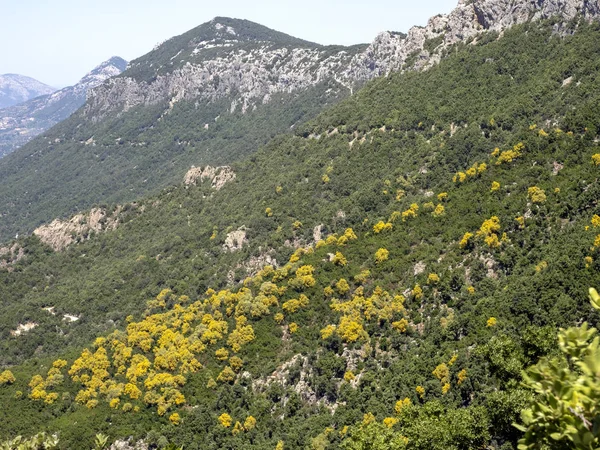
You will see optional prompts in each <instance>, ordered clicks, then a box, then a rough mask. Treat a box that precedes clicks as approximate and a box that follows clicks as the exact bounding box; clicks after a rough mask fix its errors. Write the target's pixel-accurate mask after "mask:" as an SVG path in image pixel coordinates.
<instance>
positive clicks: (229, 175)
mask: <svg viewBox="0 0 600 450" xmlns="http://www.w3.org/2000/svg"><path fill="white" fill-rule="evenodd" d="M234 179H235V172H234V171H233V170H232V169H231V167H229V166H220V167H212V166H206V167H204V168H201V167H194V166H192V168H191V169H190V170H188V171H187V173H186V174H185V177H184V178H183V184H185V185H186V186H189V185H196V183H197V182H198V180H200V183H202V182H204V180H209V181H210V185H211V187H212V188H213V189H216V190H217V191H218V190H220V189H221V188H222V187H223V186H225V184H227V183H228V182H230V181H232V180H234Z"/></svg>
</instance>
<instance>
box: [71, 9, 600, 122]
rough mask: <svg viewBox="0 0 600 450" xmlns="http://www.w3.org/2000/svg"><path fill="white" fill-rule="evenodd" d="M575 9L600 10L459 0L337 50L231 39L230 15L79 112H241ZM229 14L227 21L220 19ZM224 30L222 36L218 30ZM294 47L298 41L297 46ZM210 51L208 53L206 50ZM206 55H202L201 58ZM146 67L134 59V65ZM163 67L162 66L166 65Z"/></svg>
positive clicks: (110, 86)
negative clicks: (219, 106) (196, 104)
mask: <svg viewBox="0 0 600 450" xmlns="http://www.w3.org/2000/svg"><path fill="white" fill-rule="evenodd" d="M579 14H581V15H582V16H583V17H584V18H586V19H593V18H596V17H598V15H600V6H599V4H598V1H588V0H567V1H561V0H546V1H544V0H541V1H522V2H515V1H511V0H477V1H468V0H461V1H460V2H459V4H458V6H457V7H456V8H455V9H454V10H453V11H452V12H451V13H450V14H447V15H438V16H434V17H432V18H431V19H429V22H428V23H427V25H426V26H425V27H413V28H411V29H410V30H409V32H408V33H407V34H403V33H393V32H383V33H381V34H379V35H378V36H377V37H376V38H375V40H374V41H373V42H372V43H371V44H370V45H368V46H367V47H366V48H365V47H362V46H360V47H352V48H341V49H335V48H331V47H321V46H318V45H316V44H312V45H309V46H307V45H306V44H304V43H302V44H301V46H300V47H294V46H293V45H291V46H290V45H285V46H283V47H282V46H281V44H280V43H272V42H267V41H261V40H256V41H253V42H252V43H251V46H250V47H249V46H248V40H247V39H246V40H244V39H237V34H238V33H237V31H236V28H235V21H234V23H233V24H232V25H227V26H226V25H223V24H222V23H221V22H220V21H219V19H215V20H213V21H212V22H210V23H209V24H205V25H204V27H205V29H210V28H211V27H212V30H213V34H214V37H213V39H209V40H202V41H200V42H197V40H191V41H189V42H188V43H187V45H186V46H185V47H184V48H181V49H180V50H179V51H178V53H177V54H175V55H174V56H173V57H172V58H171V64H172V60H174V59H175V58H180V57H181V55H182V54H187V53H189V54H190V56H193V58H191V60H188V61H185V62H184V59H181V60H180V61H179V63H183V64H182V65H181V64H180V65H181V67H178V68H176V69H173V70H169V69H168V67H167V68H166V67H165V66H159V67H154V71H155V73H157V74H158V75H156V76H155V77H152V78H151V79H150V80H146V79H142V80H140V79H138V78H139V77H136V76H132V74H130V73H129V72H133V73H135V72H136V71H127V72H125V73H124V74H123V76H121V77H117V78H114V79H111V80H109V81H108V82H107V83H105V84H103V85H102V86H100V87H98V88H96V89H94V90H93V91H92V94H91V95H90V99H89V101H88V103H87V104H86V106H85V108H84V109H83V110H82V115H83V116H88V117H92V118H93V120H96V121H97V120H101V119H102V118H103V117H104V116H105V115H107V114H109V113H111V112H118V113H122V112H126V111H127V110H129V109H130V108H133V107H135V106H138V105H145V106H147V105H153V104H157V103H161V102H165V101H168V105H167V106H166V108H167V109H168V108H172V107H173V105H174V104H175V103H177V102H181V101H185V100H200V101H209V102H211V101H215V100H217V99H220V98H224V97H230V98H231V106H230V112H235V111H236V110H238V108H240V109H241V111H243V112H246V111H247V110H248V109H249V108H252V107H253V106H256V104H260V103H267V102H269V101H270V99H271V97H272V95H273V94H275V93H288V94H289V93H292V92H295V91H299V90H302V89H306V88H308V87H310V86H314V85H315V84H317V83H320V82H323V81H324V80H327V79H330V80H335V81H336V82H337V83H339V85H340V86H343V87H344V88H346V89H348V90H350V91H352V90H353V89H354V88H355V87H357V86H359V85H360V84H362V83H364V82H365V81H368V80H370V79H372V78H375V77H378V76H382V75H386V74H388V73H389V72H391V71H396V70H405V69H425V68H427V67H429V66H431V65H432V64H435V63H436V62H438V61H439V59H440V57H441V52H442V50H443V49H445V48H446V47H448V46H450V45H452V44H455V43H457V42H460V41H465V40H467V39H469V38H472V37H475V36H477V35H478V34H480V33H482V32H485V31H498V32H501V31H502V30H505V29H506V28H509V27H511V26H513V25H516V24H520V23H524V22H527V21H535V20H541V19H547V18H550V17H553V16H557V15H558V16H560V17H561V21H560V22H559V23H558V24H557V27H558V28H560V24H561V23H565V22H568V21H570V20H571V19H573V18H575V17H576V16H577V15H579ZM226 20H231V19H226ZM223 30H226V31H225V32H224V33H225V34H226V36H223ZM296 45H297V44H296ZM213 54H214V55H215V56H214V57H213V56H211V55H213ZM202 56H206V57H205V58H201V57H202ZM144 64H145V65H146V66H148V65H150V66H151V65H152V64H148V63H147V62H137V63H136V62H134V63H133V64H132V68H133V67H134V66H136V65H137V66H138V68H139V66H140V65H144ZM165 70H166V71H165Z"/></svg>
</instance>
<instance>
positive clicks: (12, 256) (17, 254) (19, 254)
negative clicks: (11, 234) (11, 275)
mask: <svg viewBox="0 0 600 450" xmlns="http://www.w3.org/2000/svg"><path fill="white" fill-rule="evenodd" d="M24 256H25V250H23V247H21V246H20V245H19V244H17V243H16V242H15V243H14V244H13V245H12V246H10V247H0V269H6V268H8V270H9V271H10V270H12V266H13V265H14V264H15V263H17V262H19V261H20V260H21V259H22V258H23V257H24Z"/></svg>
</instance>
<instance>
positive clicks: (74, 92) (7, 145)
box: [0, 56, 127, 158]
mask: <svg viewBox="0 0 600 450" xmlns="http://www.w3.org/2000/svg"><path fill="white" fill-rule="evenodd" d="M126 66H127V62H126V61H125V60H124V59H122V58H120V57H118V56H113V57H111V58H110V59H108V60H106V61H104V62H102V63H101V64H99V65H98V66H96V67H95V68H94V69H92V70H91V71H90V72H88V73H87V74H86V75H84V76H83V77H82V78H81V79H80V80H79V81H78V82H77V83H76V84H74V85H73V86H68V87H65V88H63V89H59V90H57V91H54V92H52V93H51V94H46V95H41V96H38V97H36V98H34V99H31V100H28V101H26V102H23V103H20V104H18V105H14V106H10V107H7V108H3V109H0V158H2V157H3V156H6V155H7V154H9V153H11V152H12V151H14V150H15V149H16V148H17V147H19V146H21V145H24V144H25V143H27V142H28V141H29V140H31V139H33V138H34V137H35V136H37V135H38V134H41V133H43V132H44V131H46V130H47V129H49V128H51V127H52V126H54V125H56V124H57V123H59V122H61V121H63V120H65V119H66V118H67V117H69V116H70V115H71V114H73V113H74V112H75V111H76V110H77V109H78V108H79V107H80V106H82V105H83V104H84V103H85V101H86V98H87V93H88V91H89V90H90V89H92V88H93V87H95V86H98V85H99V84H101V83H103V82H104V81H105V80H106V79H108V78H110V77H113V76H116V75H118V74H119V73H121V72H122V71H123V70H125V68H126Z"/></svg>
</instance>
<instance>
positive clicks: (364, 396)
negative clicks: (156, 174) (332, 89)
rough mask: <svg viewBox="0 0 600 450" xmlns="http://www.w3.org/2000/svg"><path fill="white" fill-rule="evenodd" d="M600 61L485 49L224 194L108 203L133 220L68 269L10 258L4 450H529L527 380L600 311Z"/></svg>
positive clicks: (358, 97)
mask: <svg viewBox="0 0 600 450" xmlns="http://www.w3.org/2000/svg"><path fill="white" fill-rule="evenodd" d="M598 55H600V27H599V26H598V24H597V23H591V24H590V23H586V22H584V21H572V23H570V24H569V25H568V26H567V25H564V24H563V25H561V26H560V27H557V26H555V22H554V21H544V22H539V23H530V24H525V25H519V26H515V27H513V28H511V29H510V30H507V31H505V32H504V33H503V36H502V37H500V36H499V34H497V33H487V34H485V35H482V36H481V37H480V38H479V39H477V41H476V42H473V41H469V42H465V43H462V44H457V45H456V46H455V47H452V48H451V49H450V51H448V56H447V57H446V58H444V59H443V60H442V61H441V62H440V64H439V65H437V66H435V67H433V68H431V69H429V70H428V71H426V72H419V73H417V72H414V73H404V74H391V75H390V76H388V77H384V78H380V79H377V80H375V81H373V82H371V83H369V84H368V85H367V86H366V87H365V88H364V89H362V90H361V91H359V92H358V93H356V94H355V95H353V96H352V97H350V98H347V99H345V100H344V101H342V102H341V103H340V104H338V105H337V106H334V107H333V108H331V109H329V110H327V111H325V112H324V113H322V114H320V115H319V116H318V117H316V118H315V119H314V120H311V121H309V122H307V123H306V124H304V125H302V126H299V127H296V129H295V130H294V132H293V134H292V133H290V134H287V135H283V136H279V137H277V138H275V139H273V140H272V141H270V142H269V143H268V144H267V145H265V146H264V147H263V148H262V149H261V150H260V151H258V152H257V153H255V154H253V155H251V156H249V157H248V158H246V159H245V160H243V161H239V162H236V163H234V164H232V165H231V170H232V171H233V172H234V173H235V178H230V179H229V181H228V182H227V183H225V184H224V185H223V186H219V188H220V189H218V190H217V189H216V188H215V187H213V186H211V183H210V182H209V181H204V182H201V181H200V179H198V180H196V184H195V185H194V184H187V185H183V184H182V185H179V186H172V187H169V188H167V189H165V190H163V191H162V192H161V193H160V194H159V195H156V196H154V197H149V198H147V199H145V200H143V201H139V202H136V203H132V204H124V205H116V204H106V205H104V206H105V210H106V211H107V216H110V217H116V218H117V221H116V225H115V228H114V229H112V230H109V231H106V232H103V233H90V234H89V235H87V236H80V237H79V238H77V237H76V236H74V238H76V239H75V240H79V242H75V243H72V244H71V245H69V246H67V247H66V248H64V249H62V250H61V251H54V250H53V249H51V248H50V247H49V246H47V245H45V244H43V243H42V242H41V241H40V239H39V238H38V237H36V236H29V237H24V238H23V237H21V238H19V239H18V240H16V241H14V242H12V243H11V244H10V245H9V246H8V247H7V248H6V250H5V251H4V252H3V253H4V257H3V258H4V259H3V262H4V263H3V264H2V265H0V267H1V268H0V283H1V286H2V296H1V298H0V302H1V303H0V305H1V308H2V312H3V314H2V315H1V316H0V324H1V327H0V329H1V330H2V340H1V341H0V345H1V346H2V348H0V355H1V356H0V358H1V361H0V362H1V364H2V365H3V366H5V367H6V368H9V369H10V371H11V372H10V373H11V374H12V375H14V378H15V379H14V380H13V379H12V378H11V377H10V376H9V374H8V373H5V374H4V375H3V377H4V378H2V380H3V383H2V386H0V399H1V402H2V404H3V405H7V406H6V407H5V408H3V409H2V411H1V412H0V417H2V419H3V420H0V435H1V436H3V437H4V436H6V437H12V436H15V435H17V434H23V435H27V436H29V435H33V434H35V433H36V432H38V431H40V430H44V431H48V432H50V433H54V432H58V433H59V438H60V442H59V444H58V445H59V447H60V448H82V445H81V443H82V442H85V443H89V445H87V444H86V447H89V446H91V445H92V442H93V440H94V435H95V434H96V433H98V432H103V433H105V434H107V435H108V436H109V437H110V439H111V441H114V440H116V439H127V438H128V437H130V436H131V442H132V443H133V442H137V441H139V440H143V442H144V443H145V445H151V446H155V448H164V447H166V446H167V444H168V443H173V444H176V445H178V446H182V445H183V446H184V448H185V449H194V448H203V449H205V448H214V449H221V448H229V449H239V448H245V449H257V450H258V449H274V448H277V449H283V448H285V449H305V448H309V449H311V448H312V449H325V448H327V449H367V448H371V449H384V448H406V449H440V450H441V449H475V448H502V449H504V450H508V449H516V448H517V441H518V440H519V439H520V438H521V437H522V436H523V433H522V432H521V431H519V429H517V428H516V427H514V426H513V423H522V421H521V418H520V413H521V411H522V410H523V409H524V408H526V407H527V406H528V405H529V403H530V401H531V399H532V398H533V394H532V391H530V390H529V389H528V388H526V387H524V386H523V385H521V384H520V382H521V380H522V371H523V370H525V369H526V368H527V367H529V366H531V365H533V364H535V363H536V362H537V361H538V360H539V359H540V358H541V357H545V356H553V355H557V354H558V353H559V346H558V342H557V338H556V336H557V331H558V328H559V327H567V326H573V325H579V324H580V323H581V322H582V321H587V322H589V323H590V324H592V325H595V324H597V323H598V319H599V318H600V315H599V313H598V311H596V310H594V309H592V307H591V306H590V304H589V302H588V300H587V292H588V287H590V286H600V276H599V275H598V258H599V256H598V251H599V248H600V231H599V230H598V228H599V227H600V216H598V215H597V214H598V207H597V202H598V198H599V194H600V185H599V183H598V174H599V171H600V149H599V148H598V147H599V145H598V139H599V136H598V125H599V123H600V106H599V105H600V102H599V100H600V98H599V97H600V85H599V84H600V80H599V79H598V76H597V74H598V70H599V68H600V58H599V57H598ZM65 126H66V125H65ZM167 169H168V167H165V170H167ZM107 203H109V202H107ZM588 338H589V336H588V337H586V339H588ZM586 342H587V341H586ZM582 414H583V413H582ZM591 419H593V418H590V417H583V415H581V417H579V416H576V417H575V419H573V420H575V421H577V420H579V422H580V423H584V424H585V421H586V420H587V421H589V422H590V423H591ZM579 422H578V423H579ZM590 433H592V431H590ZM593 433H596V435H595V437H594V439H596V441H594V442H596V443H597V439H598V438H597V431H596V428H594V431H593ZM561 439H562V438H561ZM565 439H566V438H565ZM557 442H558V444H557V447H555V448H575V447H573V446H570V444H569V443H568V442H567V441H566V440H562V441H560V439H558V438H557ZM540 443H541V441H540ZM582 448H583V447H582ZM591 448H593V447H591Z"/></svg>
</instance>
